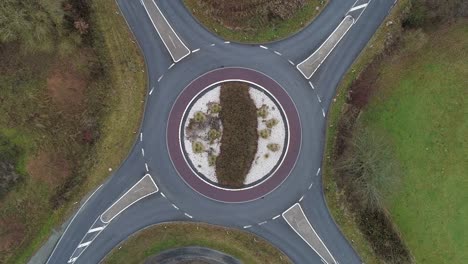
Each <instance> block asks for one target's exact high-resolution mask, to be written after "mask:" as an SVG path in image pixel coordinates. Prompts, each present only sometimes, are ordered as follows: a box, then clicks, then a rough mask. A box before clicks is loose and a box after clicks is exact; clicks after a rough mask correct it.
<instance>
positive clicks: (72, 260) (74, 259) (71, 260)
mask: <svg viewBox="0 0 468 264" xmlns="http://www.w3.org/2000/svg"><path fill="white" fill-rule="evenodd" d="M77 259H78V258H72V259H69V260H68V263H73V262H75V261H76V260H77Z"/></svg>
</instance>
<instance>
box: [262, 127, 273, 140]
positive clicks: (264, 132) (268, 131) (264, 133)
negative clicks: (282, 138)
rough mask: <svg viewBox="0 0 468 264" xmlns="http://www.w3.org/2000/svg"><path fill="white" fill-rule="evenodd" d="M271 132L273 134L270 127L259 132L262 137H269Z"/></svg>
mask: <svg viewBox="0 0 468 264" xmlns="http://www.w3.org/2000/svg"><path fill="white" fill-rule="evenodd" d="M270 134H271V130H270V129H262V130H260V132H259V135H260V137H261V138H263V139H267V138H269V137H270Z"/></svg>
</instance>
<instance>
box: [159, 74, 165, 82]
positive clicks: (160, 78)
mask: <svg viewBox="0 0 468 264" xmlns="http://www.w3.org/2000/svg"><path fill="white" fill-rule="evenodd" d="M163 77H164V74H163V75H161V76H160V77H159V78H158V82H160V81H161V80H162V78H163Z"/></svg>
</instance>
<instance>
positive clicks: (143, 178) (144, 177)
mask: <svg viewBox="0 0 468 264" xmlns="http://www.w3.org/2000/svg"><path fill="white" fill-rule="evenodd" d="M148 177H149V179H150V180H151V182H152V183H153V185H154V191H152V192H149V193H147V194H145V195H143V196H141V197H138V199H136V200H135V201H133V202H132V203H130V204H129V205H127V206H125V208H122V210H120V211H119V212H117V213H116V214H114V216H112V218H111V219H109V221H107V222H106V221H104V220H102V216H103V215H104V214H106V213H107V211H108V210H109V209H111V208H112V207H113V206H114V205H115V204H117V203H118V202H119V201H120V199H122V198H123V197H125V196H126V195H127V194H128V193H129V192H130V191H132V189H133V187H135V186H136V185H138V184H139V183H140V182H141V181H143V180H145V179H147V178H148ZM158 191H159V188H158V186H157V185H156V183H155V182H154V180H153V178H152V177H151V175H149V174H145V176H143V177H142V178H141V179H140V180H139V181H137V183H135V184H134V185H133V186H132V187H131V188H130V189H128V190H127V191H126V192H125V193H124V194H123V195H122V196H120V197H119V199H117V201H115V202H114V203H113V204H112V205H111V206H110V207H109V208H107V209H106V211H104V213H102V214H101V215H100V216H99V218H100V220H101V222H103V223H105V224H108V223H110V222H111V221H112V220H113V219H114V218H116V217H117V216H118V215H119V214H121V213H122V212H123V211H125V210H126V209H127V208H129V207H130V206H132V205H133V204H134V203H136V202H138V201H140V200H141V199H143V198H145V197H147V196H150V195H152V194H153V193H157V192H158Z"/></svg>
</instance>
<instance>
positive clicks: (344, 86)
mask: <svg viewBox="0 0 468 264" xmlns="http://www.w3.org/2000/svg"><path fill="white" fill-rule="evenodd" d="M428 2H430V1H428ZM455 2H456V1H453V3H455ZM409 3H410V2H409V1H399V2H398V4H397V7H396V9H394V10H393V12H392V14H391V15H390V17H389V18H388V19H387V22H388V21H392V22H393V25H389V24H388V25H386V26H382V27H381V28H380V29H379V31H378V32H377V34H376V35H375V36H374V38H373V40H372V41H371V42H370V43H369V45H368V48H367V49H366V51H365V52H364V53H363V54H361V56H360V57H359V58H358V60H357V61H356V63H355V64H354V65H353V67H352V69H350V71H349V73H348V74H347V76H346V77H345V79H344V80H343V82H342V83H341V85H340V87H339V90H338V96H337V101H336V103H335V104H333V106H332V108H331V111H330V115H329V120H328V122H329V123H328V126H329V127H328V136H327V147H326V160H325V162H324V163H325V164H324V165H325V166H324V188H325V190H324V191H325V194H326V198H327V202H328V205H329V208H330V210H331V212H332V214H333V216H334V218H335V220H336V221H337V223H338V224H339V225H340V227H341V229H342V230H343V232H344V233H345V235H346V236H347V237H348V239H350V240H351V241H352V242H353V243H352V244H353V246H354V247H355V248H356V249H357V251H358V252H359V253H360V255H361V256H362V257H363V260H364V262H366V263H380V262H381V261H380V260H379V256H377V255H376V254H375V253H374V251H373V250H372V247H371V244H370V243H369V242H368V241H367V240H366V237H365V236H364V235H363V234H362V233H361V231H360V229H359V227H358V224H357V222H358V221H357V219H356V215H355V214H354V213H352V212H351V211H350V209H349V207H348V204H347V202H346V197H345V194H344V193H343V190H342V189H340V188H338V186H337V182H336V178H335V177H336V174H335V172H334V170H333V169H332V168H333V165H334V164H333V162H332V161H334V160H335V159H336V156H335V155H336V152H337V149H336V148H337V145H336V142H337V137H338V131H337V129H338V127H339V125H340V122H339V121H340V120H341V118H342V114H343V113H345V112H346V111H347V109H349V105H348V104H347V100H346V97H347V96H346V95H347V94H348V89H350V88H351V89H354V88H357V87H354V88H353V87H352V84H353V82H354V80H356V79H358V77H359V76H360V74H361V73H362V72H363V70H364V69H366V66H367V65H369V64H370V63H371V62H372V61H373V60H374V59H377V58H379V59H378V60H382V56H381V54H385V53H388V52H385V47H388V46H389V45H385V43H392V42H394V41H392V39H393V40H395V39H398V38H399V37H402V39H403V40H404V41H402V42H401V43H399V46H397V48H399V50H398V52H397V53H395V54H397V55H393V53H392V52H390V54H392V55H391V56H394V57H390V58H386V59H385V58H384V59H383V62H381V64H375V65H374V64H373V67H374V68H375V67H376V69H374V71H373V72H372V70H370V71H368V72H366V73H365V74H367V75H375V74H379V75H375V76H378V77H372V78H370V79H374V81H375V80H377V81H376V82H374V83H372V82H371V83H370V84H371V86H372V89H371V90H369V91H368V92H371V91H372V90H377V92H376V95H375V97H371V101H370V106H369V109H365V110H364V113H363V114H362V116H361V117H360V118H359V119H360V121H361V122H360V123H362V126H363V127H364V129H365V130H367V131H371V132H373V133H376V134H380V135H385V140H386V141H387V143H390V145H391V148H392V149H393V151H394V152H395V154H396V155H395V157H396V159H395V160H394V161H396V162H398V163H400V164H401V167H402V172H401V173H402V176H403V177H402V179H401V183H400V184H398V187H399V188H398V190H397V191H396V192H395V194H394V195H388V196H384V197H383V198H384V199H383V203H384V205H385V207H386V208H387V209H388V212H389V214H390V217H391V218H392V220H394V223H395V224H396V226H397V229H398V230H399V231H401V235H402V238H403V239H404V241H405V243H406V244H407V245H408V247H409V249H410V250H411V253H412V254H413V256H414V257H415V259H416V261H417V262H421V263H440V262H445V261H446V260H447V259H451V261H450V262H453V263H458V262H460V261H461V260H462V259H463V258H466V256H464V255H463V250H460V248H464V247H466V240H464V239H463V238H461V237H460V236H459V235H457V234H460V231H459V230H460V229H459V228H463V223H461V221H460V220H459V219H463V217H465V218H466V208H465V209H464V208H463V206H462V205H461V204H460V203H459V202H460V201H463V200H464V199H463V196H462V195H460V192H459V190H460V189H457V188H456V186H457V185H458V186H463V183H462V182H463V179H462V178H461V176H460V175H461V174H460V171H463V168H466V160H463V158H462V157H464V156H466V151H465V153H463V150H464V149H463V147H458V149H456V147H454V149H452V152H450V154H447V153H443V152H444V151H445V149H442V147H441V146H445V147H447V146H451V145H452V146H454V145H457V144H458V145H459V146H463V144H466V141H465V142H464V141H463V140H462V139H461V138H460V137H459V134H461V135H463V133H465V134H466V121H463V120H464V119H465V120H466V117H465V118H464V117H463V111H464V112H466V111H465V110H460V109H458V110H459V112H458V113H456V112H455V109H454V107H453V106H451V105H450V103H451V104H455V105H457V104H458V106H460V107H462V106H463V105H464V104H463V99H460V97H458V98H456V96H455V95H454V94H457V93H458V94H460V95H461V94H463V90H462V87H463V83H465V84H464V87H466V77H465V79H463V77H462V76H467V74H466V69H467V67H466V63H465V64H463V60H464V61H466V54H467V53H466V23H465V24H464V25H463V24H458V25H457V26H455V27H451V29H445V30H443V29H442V30H439V31H437V32H435V33H434V32H431V31H434V28H435V27H434V25H429V26H427V27H426V28H425V30H426V31H428V32H429V33H428V34H427V35H426V34H424V33H421V31H417V32H416V33H415V32H414V31H407V32H403V29H402V27H401V22H402V19H405V17H407V14H408V13H407V11H408V10H409V7H410V5H409ZM453 3H452V4H453ZM432 4H433V3H432ZM436 5H437V4H436ZM450 6H452V7H453V5H450ZM429 7H430V6H429ZM428 9H429V8H428V6H423V7H420V6H419V8H417V10H416V11H415V10H413V12H412V17H411V19H412V21H411V22H413V23H414V22H417V24H419V26H424V23H422V21H423V20H424V19H421V18H423V17H424V16H425V14H424V12H427V10H428ZM441 9H444V8H441ZM421 10H423V11H424V12H422V11H421ZM421 12H422V13H421ZM449 12H450V9H449V8H448V9H445V10H442V11H438V12H432V14H434V13H435V14H436V18H437V21H443V20H444V19H441V17H442V18H443V15H445V14H448V13H449ZM441 14H442V15H441ZM427 20H428V19H427ZM407 21H408V20H407ZM432 21H435V20H434V19H433V20H432ZM415 24H416V23H415ZM426 25H427V23H426ZM447 32H452V33H447ZM455 32H456V33H455ZM441 35H443V36H445V38H440V36H441ZM389 37H391V38H389ZM389 40H390V41H389ZM443 41H445V42H443ZM431 43H433V44H431ZM444 43H445V45H443V44H444ZM463 43H464V44H463ZM460 45H462V46H463V45H465V50H463V48H461V47H460ZM453 46H454V47H460V48H458V49H457V48H453V49H452V47H453ZM393 49H395V47H393ZM447 50H453V52H451V53H450V52H446V51H447ZM457 53H458V57H457V55H455V54H457ZM426 54H428V55H429V56H426ZM454 55H455V56H454ZM406 56H408V58H407V57H406ZM431 56H432V57H431ZM384 57H385V56H384ZM392 58H393V59H392ZM379 65H384V66H382V67H379ZM387 65H388V66H387ZM443 69H453V71H452V72H451V73H450V74H447V73H446V72H445V71H444V70H443ZM457 71H458V74H457ZM364 79H365V78H364ZM361 85H362V82H361ZM431 88H432V89H431ZM447 89H450V92H447V93H444V94H442V93H441V91H442V90H444V91H446V90H447ZM452 92H453V94H452V97H450V94H451V93H452ZM441 95H442V96H441ZM460 100H461V102H460ZM376 101H378V102H379V103H376ZM444 102H449V104H447V105H444V104H443V103H444ZM435 105H437V107H434V106H435ZM442 115H443V116H445V117H448V116H453V117H454V118H453V119H452V118H450V119H447V120H445V119H446V118H444V119H443V120H442V119H440V116H442ZM457 122H458V123H459V124H461V125H457V124H454V125H453V124H452V123H457ZM463 124H465V125H463ZM448 127H454V129H453V130H451V129H448ZM430 131H432V132H430ZM447 131H451V132H447ZM456 131H458V132H456ZM460 131H465V132H460ZM410 135H411V136H412V139H411V140H410V139H408V137H409V136H410ZM447 135H448V138H450V137H451V136H453V137H451V140H447ZM415 137H416V138H415ZM457 137H458V138H457ZM421 140H422V141H421ZM421 142H424V143H421ZM434 142H438V143H434ZM424 144H431V145H432V144H433V145H436V146H437V147H436V148H435V149H433V150H434V151H435V152H431V153H429V152H428V150H425V146H422V145H424ZM446 149H447V151H448V148H446ZM425 151H426V152H425ZM431 160H432V161H435V160H437V161H438V162H435V163H432V162H430V161H431ZM392 162H393V161H392ZM444 163H445V164H444ZM449 164H450V165H449ZM439 166H440V167H439ZM441 168H444V169H443V172H441ZM450 172H451V173H450ZM450 174H451V175H450ZM443 175H450V176H451V178H450V179H446V180H443V181H441V180H439V179H440V178H444V177H442V176H443ZM431 179H432V180H431ZM436 181H439V182H440V183H441V184H440V185H438V184H437V185H435V183H436ZM465 182H466V181H465ZM465 184H466V183H465ZM382 193H384V191H383V192H382ZM439 195H440V196H439ZM435 197H438V198H437V199H438V201H437V203H433V202H432V201H434V198H435ZM465 200H466V199H465ZM430 201H431V202H430ZM454 204H455V205H454ZM453 205H454V206H453ZM457 205H458V206H457ZM444 215H445V216H447V215H451V216H453V217H452V218H445V217H444ZM457 230H458V232H457ZM421 245H422V246H421ZM434 245H437V246H435V247H436V248H437V249H435V248H434ZM457 249H458V250H457ZM442 256H445V258H444V259H442V258H441V257H442ZM461 262H463V261H461Z"/></svg>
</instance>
